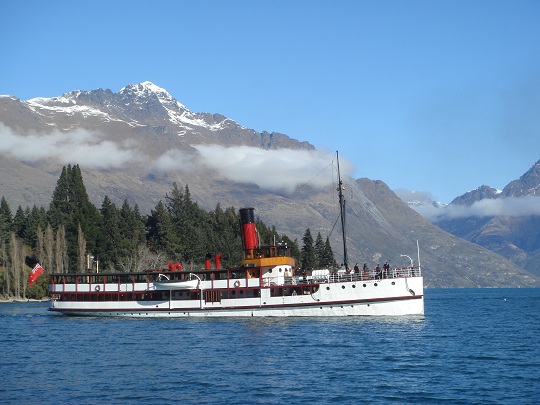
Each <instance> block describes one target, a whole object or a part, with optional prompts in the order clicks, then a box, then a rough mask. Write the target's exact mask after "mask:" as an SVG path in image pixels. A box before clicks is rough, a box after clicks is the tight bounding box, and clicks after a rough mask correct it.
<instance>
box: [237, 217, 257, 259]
mask: <svg viewBox="0 0 540 405" xmlns="http://www.w3.org/2000/svg"><path fill="white" fill-rule="evenodd" d="M253 212H254V209H253V208H240V223H241V224H242V240H243V241H244V250H252V249H255V248H256V247H257V246H259V238H258V236H257V229H255V214H254V213H253Z"/></svg>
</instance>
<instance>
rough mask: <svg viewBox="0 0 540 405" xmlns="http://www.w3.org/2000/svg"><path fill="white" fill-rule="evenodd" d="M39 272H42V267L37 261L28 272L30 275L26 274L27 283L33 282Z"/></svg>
mask: <svg viewBox="0 0 540 405" xmlns="http://www.w3.org/2000/svg"><path fill="white" fill-rule="evenodd" d="M41 273H43V267H41V264H39V263H38V264H36V265H35V266H34V268H33V269H32V271H31V272H30V275H29V276H28V285H32V284H34V283H35V281H36V280H37V278H38V277H39V275H40V274H41Z"/></svg>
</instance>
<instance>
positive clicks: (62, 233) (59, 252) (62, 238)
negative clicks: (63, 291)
mask: <svg viewBox="0 0 540 405" xmlns="http://www.w3.org/2000/svg"><path fill="white" fill-rule="evenodd" d="M55 262H56V272H57V273H67V272H68V255H67V242H66V228H65V227H64V225H60V226H59V227H58V230H57V231H56V248H55Z"/></svg>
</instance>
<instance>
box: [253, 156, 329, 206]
mask: <svg viewBox="0 0 540 405" xmlns="http://www.w3.org/2000/svg"><path fill="white" fill-rule="evenodd" d="M328 167H332V181H333V179H334V171H333V169H334V159H332V161H331V162H330V163H329V164H327V165H326V166H324V167H323V168H322V169H321V170H320V171H319V172H318V173H317V174H315V175H314V176H313V177H312V178H311V179H309V180H307V181H306V182H304V183H300V184H299V185H298V186H296V189H297V190H301V189H302V188H304V187H307V186H309V183H311V182H312V181H314V180H315V178H317V177H319V176H320V175H321V174H322V173H323V172H325V171H326V170H327V169H328ZM334 188H335V187H334ZM297 190H296V191H297ZM281 204H283V202H282V201H280V202H279V203H277V204H276V205H274V206H273V207H272V208H276V207H278V206H280V205H281ZM267 211H268V210H265V209H261V208H257V213H258V216H259V214H264V213H265V212H267Z"/></svg>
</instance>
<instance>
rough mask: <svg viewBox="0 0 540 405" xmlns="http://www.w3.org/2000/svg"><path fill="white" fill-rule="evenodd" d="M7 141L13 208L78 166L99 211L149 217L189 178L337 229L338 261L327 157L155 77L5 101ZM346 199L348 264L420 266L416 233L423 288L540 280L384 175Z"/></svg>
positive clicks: (350, 190)
mask: <svg viewBox="0 0 540 405" xmlns="http://www.w3.org/2000/svg"><path fill="white" fill-rule="evenodd" d="M0 136H1V137H2V139H3V141H4V142H2V145H0V195H3V196H5V197H6V198H7V200H8V202H9V203H10V205H11V206H12V209H14V208H15V207H16V206H17V205H19V204H20V205H22V206H23V207H25V206H32V205H34V204H36V205H44V206H48V204H49V202H50V198H51V194H52V191H53V190H54V186H55V184H56V180H57V179H58V176H59V173H60V171H61V168H62V166H63V165H65V164H68V163H78V164H79V165H80V166H81V168H82V170H83V177H84V181H85V185H86V187H87V190H88V194H89V196H90V198H91V200H92V201H93V202H94V204H96V205H97V206H100V205H101V202H102V200H103V197H104V196H105V195H107V196H109V197H110V198H111V200H113V201H114V202H116V203H117V204H120V203H121V202H122V201H123V200H124V199H127V200H128V201H129V202H130V203H131V204H137V205H138V206H139V207H140V209H141V211H142V212H143V213H144V212H146V213H148V212H149V211H150V209H152V208H154V206H155V205H156V204H157V202H158V201H159V200H163V199H164V196H165V194H166V193H167V192H168V191H169V190H170V188H171V186H172V183H173V182H177V183H178V184H179V185H181V186H183V185H185V184H188V185H189V188H190V191H191V194H192V197H193V199H194V200H196V201H198V203H199V205H200V206H201V207H203V208H205V209H209V210H210V209H213V208H215V206H216V204H217V203H218V202H219V203H220V204H221V205H222V206H234V207H236V208H240V207H242V206H253V207H255V208H256V214H257V215H259V216H260V217H261V219H263V220H264V221H265V222H267V223H269V224H272V225H275V226H276V228H277V229H278V231H279V232H282V233H286V234H288V235H289V236H292V237H293V238H294V237H296V238H298V240H301V237H302V235H303V233H304V231H305V230H306V229H307V228H310V230H311V232H312V234H313V235H314V236H315V235H316V234H317V233H318V232H320V233H321V235H322V236H323V237H326V236H327V235H330V238H331V242H332V245H333V248H334V252H335V253H336V257H337V259H338V260H340V257H341V253H340V251H341V250H340V249H341V236H340V232H339V230H338V225H335V223H336V220H337V214H338V207H337V203H336V202H337V201H336V195H335V191H334V190H335V184H333V183H332V179H333V178H334V179H335V176H334V173H333V172H332V168H333V166H332V165H331V164H330V163H331V157H326V156H322V154H321V153H320V152H318V151H316V150H315V149H314V148H313V146H312V145H310V144H309V143H307V142H300V141H297V140H294V139H292V138H290V137H289V136H287V135H284V134H279V133H267V132H262V133H259V132H256V131H254V130H252V129H248V128H245V127H243V126H241V125H240V124H238V123H236V122H234V121H233V120H231V119H229V118H227V117H224V116H222V115H220V114H208V113H193V112H191V111H189V110H188V109H187V108H186V107H185V106H183V105H182V104H181V103H179V102H178V101H177V100H176V99H174V98H173V97H172V96H171V95H170V94H169V93H167V92H166V91H165V90H164V89H161V88H159V87H158V86H155V85H154V84H152V83H149V82H145V83H140V84H136V85H129V86H126V87H124V88H123V89H121V90H120V91H119V92H118V93H114V92H112V91H110V90H102V89H99V90H93V91H73V92H70V93H67V94H64V95H63V96H61V97H56V98H52V99H43V98H38V99H32V100H28V101H22V100H19V99H17V98H15V97H12V96H3V97H0ZM325 158H328V162H327V163H328V164H327V166H324V165H323V164H322V163H321V162H322V161H323V160H324V159H325ZM334 163H335V162H334ZM321 168H323V169H322V170H321ZM323 177H328V180H324V181H323V180H321V179H322V178H323ZM283 184H287V185H288V186H286V187H285V186H283V187H282V186H280V185H283ZM345 197H346V199H347V214H348V215H347V221H348V222H347V233H348V234H347V236H348V238H347V239H348V245H349V248H350V251H349V258H350V261H352V264H354V262H356V261H357V262H367V263H368V264H369V265H370V266H374V265H376V264H377V263H379V262H384V261H386V260H390V261H391V263H392V264H393V265H407V264H409V259H408V258H407V257H405V256H402V255H408V256H410V257H412V258H413V259H414V260H415V262H416V260H417V259H416V252H417V240H418V241H419V245H420V252H421V260H422V264H423V266H424V274H425V280H426V286H427V287H499V286H504V287H517V286H520V287H525V286H539V285H540V278H538V277H536V276H534V275H532V274H530V273H528V272H526V271H524V270H523V269H521V268H520V267H519V266H517V265H515V264H513V263H511V262H510V261H508V260H506V259H504V258H502V257H501V256H499V255H497V254H495V253H493V252H491V251H489V250H487V249H484V248H482V247H480V246H478V245H477V244H474V243H470V242H467V241H465V240H463V239H460V238H458V237H456V236H453V235H450V234H448V233H446V232H444V231H443V230H441V229H440V228H438V227H436V226H434V225H432V224H431V223H429V222H428V221H426V220H425V219H424V218H422V217H421V216H420V215H419V214H417V213H416V212H415V211H414V210H412V209H411V208H409V207H408V206H407V205H406V204H405V203H403V202H402V201H401V200H400V199H399V198H398V197H397V196H396V195H395V194H394V193H393V192H392V191H391V190H389V189H388V187H387V186H386V185H385V184H384V183H383V182H381V181H372V180H369V179H357V180H355V179H352V178H346V179H345Z"/></svg>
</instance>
